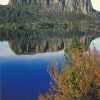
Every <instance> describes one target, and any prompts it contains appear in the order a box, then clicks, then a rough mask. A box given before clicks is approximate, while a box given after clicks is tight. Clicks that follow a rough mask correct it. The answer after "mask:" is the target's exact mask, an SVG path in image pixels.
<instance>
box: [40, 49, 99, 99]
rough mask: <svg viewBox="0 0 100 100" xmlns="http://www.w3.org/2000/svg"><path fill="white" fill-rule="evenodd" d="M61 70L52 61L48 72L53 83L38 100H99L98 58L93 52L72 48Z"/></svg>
mask: <svg viewBox="0 0 100 100" xmlns="http://www.w3.org/2000/svg"><path fill="white" fill-rule="evenodd" d="M65 55H66V57H67V59H66V61H69V62H70V63H69V64H64V65H63V66H62V67H61V70H59V69H58V65H57V62H56V61H54V63H53V64H52V67H50V68H49V70H48V72H49V74H50V76H51V79H52V80H53V82H51V83H50V85H51V89H50V91H49V92H48V93H46V95H44V96H43V95H40V96H39V100H100V57H99V55H98V53H97V52H96V51H95V50H94V51H91V50H88V51H87V52H85V49H84V48H83V47H81V49H79V48H72V49H70V50H69V51H68V52H67V53H66V54H65Z"/></svg>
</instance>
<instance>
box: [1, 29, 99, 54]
mask: <svg viewBox="0 0 100 100" xmlns="http://www.w3.org/2000/svg"><path fill="white" fill-rule="evenodd" d="M73 34H75V35H77V36H78V37H79V39H80V42H81V43H82V44H83V45H85V46H86V47H87V48H88V47H89V45H90V43H91V41H92V40H93V39H95V38H97V37H99V36H100V33H98V32H96V31H93V30H92V31H91V30H88V31H87V30H83V29H80V30H78V29H73V30H65V29H41V30H34V31H32V32H29V31H1V32H0V41H8V44H9V47H10V48H11V50H12V51H13V52H14V53H15V54H17V55H33V54H36V53H43V52H55V51H60V50H62V49H64V48H68V47H69V46H70V44H71V38H72V36H73Z"/></svg>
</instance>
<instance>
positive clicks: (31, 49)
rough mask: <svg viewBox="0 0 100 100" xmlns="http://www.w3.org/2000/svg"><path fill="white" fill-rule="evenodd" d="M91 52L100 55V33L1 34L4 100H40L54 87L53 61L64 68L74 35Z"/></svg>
mask: <svg viewBox="0 0 100 100" xmlns="http://www.w3.org/2000/svg"><path fill="white" fill-rule="evenodd" d="M71 33H76V35H77V36H78V37H79V40H80V42H81V43H82V44H84V45H85V46H86V47H87V48H88V47H91V49H92V48H93V47H96V49H97V50H98V51H99V52H100V33H98V32H93V31H92V32H91V31H87V30H76V29H75V30H74V29H73V30H61V29H60V30H56V29H55V30H54V29H47V30H40V31H37V30H35V31H33V32H26V31H4V30H1V32H0V90H1V91H0V92H1V93H0V97H1V99H0V100H37V99H38V95H39V94H40V93H42V94H43V93H46V92H47V91H48V90H49V88H50V86H49V82H50V81H51V79H50V76H49V74H48V72H47V69H48V67H49V66H50V65H51V63H52V62H53V60H55V59H56V60H57V62H58V65H59V66H61V65H62V64H63V63H64V62H63V57H62V56H63V49H64V48H67V47H69V46H70V43H71V38H72V34H71Z"/></svg>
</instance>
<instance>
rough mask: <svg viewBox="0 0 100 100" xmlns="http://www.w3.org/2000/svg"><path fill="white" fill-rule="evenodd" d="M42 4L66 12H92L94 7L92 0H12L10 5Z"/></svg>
mask: <svg viewBox="0 0 100 100" xmlns="http://www.w3.org/2000/svg"><path fill="white" fill-rule="evenodd" d="M32 3H34V4H35V5H40V6H42V7H45V8H47V9H56V8H57V9H59V10H64V11H66V12H74V11H76V12H78V13H83V14H91V13H92V12H93V7H92V3H91V0H10V1H9V4H10V5H13V6H15V5H25V4H28V5H29V4H32Z"/></svg>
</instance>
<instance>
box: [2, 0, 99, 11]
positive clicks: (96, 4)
mask: <svg viewBox="0 0 100 100" xmlns="http://www.w3.org/2000/svg"><path fill="white" fill-rule="evenodd" d="M91 1H92V5H93V7H94V9H96V10H98V11H100V0H91ZM8 2H9V0H0V4H3V5H6V4H8Z"/></svg>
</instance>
